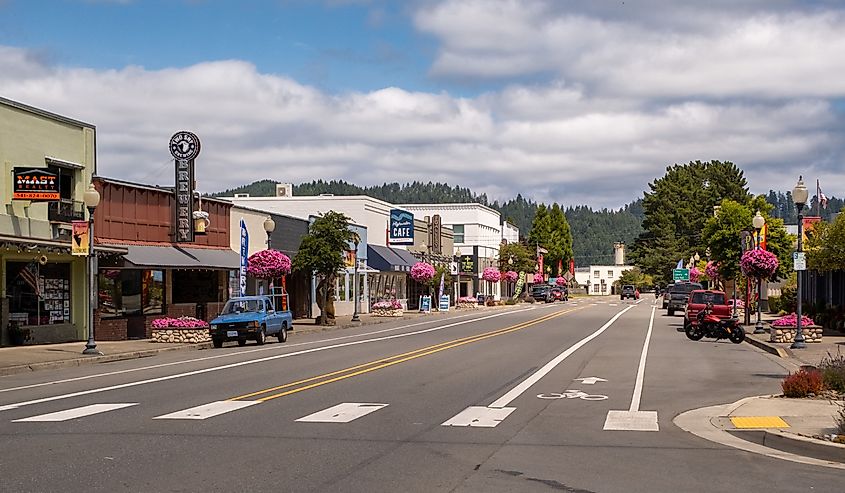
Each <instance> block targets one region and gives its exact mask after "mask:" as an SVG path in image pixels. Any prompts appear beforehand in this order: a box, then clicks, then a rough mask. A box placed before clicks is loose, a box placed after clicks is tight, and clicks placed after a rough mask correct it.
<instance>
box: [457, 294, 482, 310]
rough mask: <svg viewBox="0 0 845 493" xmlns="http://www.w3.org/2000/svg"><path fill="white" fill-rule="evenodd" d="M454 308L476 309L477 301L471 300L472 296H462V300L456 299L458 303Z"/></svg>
mask: <svg viewBox="0 0 845 493" xmlns="http://www.w3.org/2000/svg"><path fill="white" fill-rule="evenodd" d="M455 308H468V309H472V310H474V309H476V308H478V300H477V299H476V298H473V297H472V296H464V297H463V298H458V302H457V303H456V304H455Z"/></svg>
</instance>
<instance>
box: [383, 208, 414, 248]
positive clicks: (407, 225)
mask: <svg viewBox="0 0 845 493" xmlns="http://www.w3.org/2000/svg"><path fill="white" fill-rule="evenodd" d="M388 242H389V243H390V244H391V245H413V244H414V215H413V214H411V213H410V212H408V211H403V210H402V209H391V210H390V229H389V234H388Z"/></svg>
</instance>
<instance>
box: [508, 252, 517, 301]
mask: <svg viewBox="0 0 845 493" xmlns="http://www.w3.org/2000/svg"><path fill="white" fill-rule="evenodd" d="M508 268H509V269H511V270H513V255H511V256H509V257H508ZM505 285H506V286H507V287H508V297H512V296H513V295H514V292H515V289H516V288H514V287H513V286H511V285H510V283H505Z"/></svg>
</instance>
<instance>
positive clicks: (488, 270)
mask: <svg viewBox="0 0 845 493" xmlns="http://www.w3.org/2000/svg"><path fill="white" fill-rule="evenodd" d="M481 278H482V279H484V280H485V281H490V282H499V280H500V279H501V278H502V273H501V272H499V269H497V268H495V267H485V268H484V272H482V273H481Z"/></svg>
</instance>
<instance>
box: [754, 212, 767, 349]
mask: <svg viewBox="0 0 845 493" xmlns="http://www.w3.org/2000/svg"><path fill="white" fill-rule="evenodd" d="M751 222H752V224H753V226H754V231H756V232H757V237H756V240H755V242H754V249H755V250H759V249H760V231H762V229H763V226H765V225H766V219H765V218H764V217H763V216H762V215H761V214H760V211H757V214H755V215H754V219H752V220H751ZM762 289H763V279H762V278H761V277H758V278H757V325H756V326H755V327H754V333H755V334H763V333H765V332H766V331H765V330H763V322H762V321H761V320H760V302H761V301H762V298H763V296H762Z"/></svg>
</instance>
